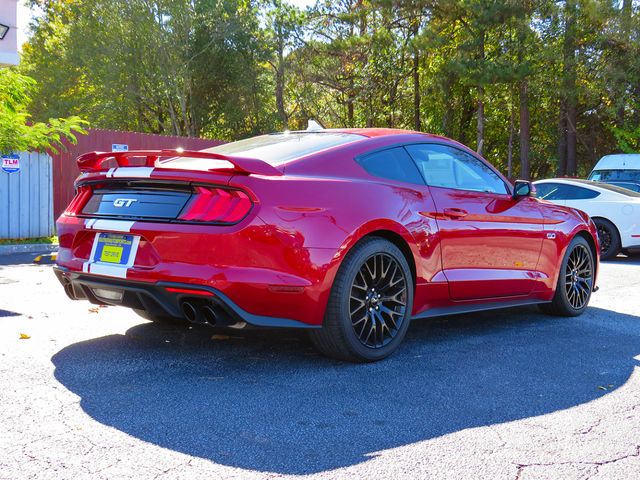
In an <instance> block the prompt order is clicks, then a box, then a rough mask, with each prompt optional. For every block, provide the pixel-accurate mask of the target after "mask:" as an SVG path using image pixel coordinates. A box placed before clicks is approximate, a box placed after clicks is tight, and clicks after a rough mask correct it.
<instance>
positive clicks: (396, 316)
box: [349, 253, 407, 348]
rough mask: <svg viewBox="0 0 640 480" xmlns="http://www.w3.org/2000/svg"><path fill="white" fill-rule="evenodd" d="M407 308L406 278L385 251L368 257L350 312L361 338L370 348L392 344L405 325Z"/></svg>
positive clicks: (353, 292) (356, 283)
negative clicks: (403, 324)
mask: <svg viewBox="0 0 640 480" xmlns="http://www.w3.org/2000/svg"><path fill="white" fill-rule="evenodd" d="M406 308H407V279H406V277H405V275H404V272H403V270H402V268H401V267H400V265H399V263H398V262H397V261H396V260H395V259H394V258H393V257H392V256H391V255H388V254H386V253H376V254H374V255H372V256H371V257H369V258H368V259H367V260H366V261H365V262H364V264H363V265H362V267H361V268H360V270H358V273H357V274H356V276H355V278H354V280H353V284H352V285H351V295H350V306H349V314H350V317H351V325H352V327H353V331H354V332H355V334H356V336H357V337H358V340H360V342H361V343H362V345H364V346H366V347H369V348H381V347H384V346H386V345H388V344H389V342H391V341H392V340H393V339H394V338H395V337H396V335H397V334H398V331H399V330H400V328H401V327H402V322H403V321H404V317H405V312H406Z"/></svg>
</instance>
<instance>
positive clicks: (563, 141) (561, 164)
mask: <svg viewBox="0 0 640 480" xmlns="http://www.w3.org/2000/svg"><path fill="white" fill-rule="evenodd" d="M566 174H567V107H566V103H565V101H564V99H561V100H560V108H559V113H558V168H557V170H556V175H557V176H558V177H563V176H565V175H566Z"/></svg>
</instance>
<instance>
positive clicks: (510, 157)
mask: <svg viewBox="0 0 640 480" xmlns="http://www.w3.org/2000/svg"><path fill="white" fill-rule="evenodd" d="M515 117H516V110H515V108H513V90H512V91H511V115H510V117H509V143H508V146H507V178H508V179H509V180H511V179H512V178H513V137H514V136H515Z"/></svg>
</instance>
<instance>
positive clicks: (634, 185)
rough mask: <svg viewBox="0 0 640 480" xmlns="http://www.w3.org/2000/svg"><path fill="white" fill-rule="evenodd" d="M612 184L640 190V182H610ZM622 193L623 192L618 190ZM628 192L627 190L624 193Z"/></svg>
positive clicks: (636, 190)
mask: <svg viewBox="0 0 640 480" xmlns="http://www.w3.org/2000/svg"><path fill="white" fill-rule="evenodd" d="M609 184H610V185H613V186H614V187H621V188H626V189H627V190H632V191H634V192H640V184H637V183H629V182H609ZM618 193H622V192H618ZM624 194H625V195H626V194H627V193H626V192H625V193H624Z"/></svg>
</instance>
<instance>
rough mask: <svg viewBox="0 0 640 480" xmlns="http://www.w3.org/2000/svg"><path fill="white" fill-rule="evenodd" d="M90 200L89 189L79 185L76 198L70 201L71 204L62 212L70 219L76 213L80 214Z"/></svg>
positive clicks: (86, 186)
mask: <svg viewBox="0 0 640 480" xmlns="http://www.w3.org/2000/svg"><path fill="white" fill-rule="evenodd" d="M90 198H91V187H90V186H88V185H81V186H80V187H78V191H77V192H76V196H75V197H73V200H71V203H70V204H69V206H68V207H67V209H66V210H65V211H64V214H65V215H69V216H72V217H74V216H76V215H77V214H78V213H80V212H82V209H83V208H84V206H85V205H86V204H87V202H88V201H89V199H90Z"/></svg>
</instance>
